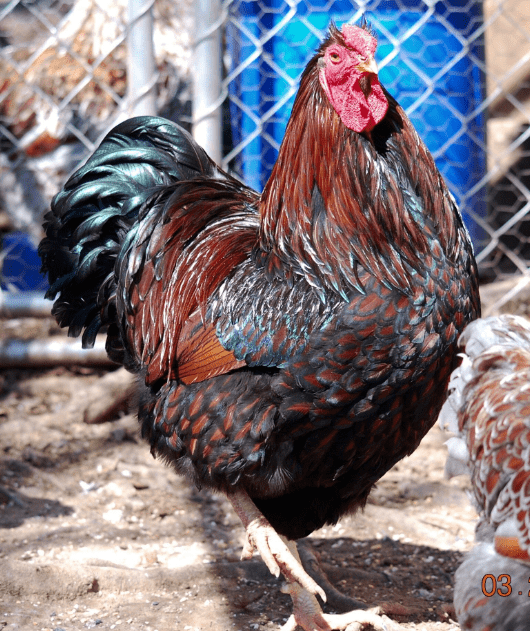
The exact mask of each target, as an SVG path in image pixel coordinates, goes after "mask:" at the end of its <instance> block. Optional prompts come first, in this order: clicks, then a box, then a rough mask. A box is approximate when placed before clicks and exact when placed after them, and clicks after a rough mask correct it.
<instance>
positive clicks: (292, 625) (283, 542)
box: [228, 491, 397, 631]
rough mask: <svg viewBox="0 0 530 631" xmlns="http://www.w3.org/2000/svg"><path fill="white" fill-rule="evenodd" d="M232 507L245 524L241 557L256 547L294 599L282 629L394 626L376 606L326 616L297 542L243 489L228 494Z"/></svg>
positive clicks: (381, 629)
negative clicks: (273, 523)
mask: <svg viewBox="0 0 530 631" xmlns="http://www.w3.org/2000/svg"><path fill="white" fill-rule="evenodd" d="M228 499H229V500H230V502H231V503H232V506H233V507H234V510H235V511H236V513H237V514H238V516H239V518H240V519H241V521H242V522H243V525H244V526H245V530H246V532H247V542H246V544H245V546H244V548H243V553H242V555H241V558H242V559H248V558H250V557H251V556H252V553H253V551H254V550H255V549H257V550H258V552H259V553H260V555H261V558H262V559H263V561H264V562H265V564H266V565H267V567H268V568H269V570H270V571H271V573H272V574H274V576H279V575H280V572H281V573H282V574H283V576H284V577H285V579H286V581H287V585H286V587H285V591H286V592H288V593H289V594H290V596H291V598H292V601H293V615H292V616H291V617H290V618H289V620H288V621H287V622H286V623H285V625H284V626H283V627H282V629H281V631H295V629H296V628H297V626H300V627H301V628H302V629H303V630H304V631H332V630H336V631H341V630H342V631H361V630H362V629H366V628H368V627H370V626H371V627H372V628H373V629H375V631H393V630H394V629H396V628H397V627H396V626H395V625H394V624H393V623H392V621H391V620H390V619H389V618H386V617H385V616H380V615H379V613H380V612H379V609H377V608H374V609H364V610H363V609H356V610H354V611H350V612H349V613H345V614H339V615H328V614H324V613H323V612H322V609H321V607H320V605H319V603H318V600H317V599H316V597H315V596H316V595H317V594H318V595H319V596H320V597H321V598H322V599H323V600H326V595H325V593H324V590H323V589H322V588H321V587H320V586H319V585H318V584H317V583H316V582H315V581H314V580H313V579H312V578H311V577H310V576H309V575H308V574H307V572H306V571H305V570H304V568H303V566H302V563H301V562H300V557H299V555H298V550H297V548H296V543H295V542H294V541H288V540H287V539H285V538H284V537H281V536H280V535H279V534H278V533H277V532H276V531H275V530H274V528H273V527H272V526H271V525H270V523H269V522H268V521H267V519H265V517H264V516H263V515H262V513H261V512H260V511H259V510H258V508H257V507H256V505H255V504H254V502H253V501H252V500H251V499H250V497H249V496H248V495H247V493H245V492H244V491H236V492H234V493H229V494H228Z"/></svg>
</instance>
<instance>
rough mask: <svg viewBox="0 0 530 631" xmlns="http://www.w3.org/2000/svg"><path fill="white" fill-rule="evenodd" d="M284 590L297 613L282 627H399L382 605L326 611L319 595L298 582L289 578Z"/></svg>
mask: <svg viewBox="0 0 530 631" xmlns="http://www.w3.org/2000/svg"><path fill="white" fill-rule="evenodd" d="M287 546H288V548H289V550H290V551H291V553H292V554H293V556H294V557H295V558H296V559H298V560H300V557H299V555H298V550H297V547H296V543H295V542H294V541H288V542H287ZM284 591H286V592H287V593H289V594H290V596H291V599H292V601H293V614H292V616H291V617H290V618H289V620H288V621H287V622H286V623H285V624H284V625H283V627H282V628H281V629H280V631H295V629H296V628H297V627H301V628H302V629H304V631H332V630H336V631H361V630H362V629H367V628H372V629H374V630H375V631H397V629H398V628H399V627H398V626H396V625H395V624H394V623H393V622H392V621H391V620H390V619H389V618H387V617H386V616H382V615H380V614H381V610H380V609H379V608H378V607H374V608H373V609H365V608H363V609H355V610H353V611H349V612H348V613H344V614H325V613H323V612H322V609H321V607H320V605H319V604H318V601H317V599H316V598H315V597H314V596H313V595H312V594H310V593H309V592H307V591H306V590H305V589H304V588H303V587H301V586H300V585H299V584H298V583H296V582H294V581H290V580H289V579H287V585H286V587H285V589H284ZM354 602H355V601H354ZM359 604H361V603H359ZM361 606H362V604H361Z"/></svg>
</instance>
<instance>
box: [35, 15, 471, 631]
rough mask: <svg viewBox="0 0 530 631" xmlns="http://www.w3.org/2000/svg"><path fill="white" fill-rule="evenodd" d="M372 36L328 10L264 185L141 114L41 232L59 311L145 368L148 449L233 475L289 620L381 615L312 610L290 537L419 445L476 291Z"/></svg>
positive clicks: (311, 623) (233, 493)
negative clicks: (280, 582)
mask: <svg viewBox="0 0 530 631" xmlns="http://www.w3.org/2000/svg"><path fill="white" fill-rule="evenodd" d="M376 44H377V42H376V39H375V37H374V35H373V34H372V32H371V31H370V30H369V28H368V27H367V26H366V25H364V26H363V27H358V26H354V25H345V26H343V27H342V30H339V29H338V28H336V27H335V26H332V27H331V28H330V33H329V36H328V38H327V39H326V40H325V41H324V42H323V44H322V45H321V46H320V48H319V49H318V51H317V53H316V55H315V56H314V57H313V59H312V60H311V61H310V62H309V64H308V66H307V68H306V69H305V71H304V73H303V75H302V78H301V82H300V88H299V91H298V94H297V97H296V100H295V103H294V106H293V110H292V114H291V117H290V120H289V123H288V126H287V130H286V135H285V138H284V140H283V143H282V145H281V148H280V151H279V156H278V159H277V162H276V164H275V166H274V169H273V171H272V174H271V177H270V179H269V181H268V183H267V184H266V186H265V189H264V191H263V193H262V194H261V195H258V194H257V193H255V192H254V191H252V190H250V189H249V188H247V187H246V186H244V185H243V184H241V183H240V182H239V181H237V180H235V179H234V178H233V177H231V176H230V175H228V174H227V173H225V172H223V171H222V170H221V169H220V168H219V167H218V166H216V165H215V164H214V163H213V162H212V161H211V160H210V158H209V157H208V156H207V155H206V154H205V152H204V151H203V150H202V149H201V148H200V147H199V146H197V144H196V143H195V142H194V141H193V140H192V138H191V137H190V136H189V135H188V134H187V133H186V132H185V131H184V130H183V129H181V128H180V127H178V126H177V125H175V124H173V123H170V122H168V121H165V120H163V119H160V118H152V117H141V118H135V119H132V120H129V121H127V122H124V123H122V124H120V125H119V126H117V127H116V128H115V129H114V130H112V131H111V132H110V133H109V134H108V136H107V137H106V138H105V139H104V141H103V142H102V144H101V146H100V147H99V148H98V149H97V150H96V152H95V153H94V154H93V156H92V157H91V158H90V159H89V160H88V162H87V163H86V164H85V165H84V166H83V167H82V168H80V169H79V170H78V171H77V172H76V173H75V174H74V175H73V176H72V177H71V178H70V179H69V180H68V182H67V183H66V184H65V186H64V189H63V190H62V191H61V192H60V193H59V194H58V195H57V196H56V197H55V199H54V201H53V203H52V211H51V213H49V214H48V216H47V221H46V225H45V228H46V233H47V236H46V238H45V239H44V240H43V242H42V243H41V246H40V255H41V257H42V261H43V271H44V272H47V273H48V276H49V279H50V285H51V286H50V290H49V292H48V294H49V297H52V298H56V301H55V304H54V307H53V313H54V315H55V317H56V319H57V321H58V323H59V324H60V325H61V326H68V327H69V333H70V335H73V336H77V335H79V334H81V333H82V332H83V338H82V339H83V345H84V346H85V347H87V346H88V347H89V346H91V345H92V344H93V342H94V337H95V335H96V332H97V331H98V330H99V329H100V328H101V327H102V326H106V327H107V351H108V354H109V356H110V357H111V358H112V359H113V360H115V361H117V362H119V363H121V364H123V365H125V366H126V367H127V368H128V369H129V370H130V371H132V372H133V373H137V374H138V375H139V376H140V381H141V383H142V385H141V390H142V392H141V395H140V403H139V421H140V423H141V427H142V433H143V436H144V437H145V438H146V439H147V440H148V441H149V443H150V444H151V449H152V453H153V454H154V455H157V456H160V457H162V458H163V459H164V460H165V461H166V462H167V463H169V464H171V465H172V466H173V467H174V468H175V469H176V471H177V472H178V473H180V474H183V475H185V476H187V477H188V478H189V479H190V480H191V481H192V482H194V483H195V484H196V485H197V486H198V487H207V488H210V489H213V490H215V491H220V492H222V493H224V494H226V496H227V497H228V499H229V500H230V502H231V503H232V505H233V507H234V509H235V510H236V512H237V514H238V515H239V517H240V518H241V521H242V522H243V525H244V527H245V529H246V533H247V542H246V544H245V546H244V549H243V558H248V557H250V556H251V555H252V553H253V551H254V550H255V549H257V550H258V551H259V553H260V554H261V556H262V558H263V560H264V561H265V563H266V564H267V566H268V568H269V569H270V570H271V572H273V573H274V574H275V575H276V576H278V575H279V574H280V572H281V573H282V574H283V576H284V577H285V579H286V581H287V590H288V592H289V593H290V595H291V597H292V600H293V607H294V613H293V616H291V618H290V619H289V620H288V622H287V623H286V625H285V626H284V629H285V630H286V631H288V630H293V629H295V628H296V626H297V625H299V626H301V627H302V628H303V629H304V630H305V631H314V630H320V631H326V630H329V629H344V628H346V626H347V625H348V624H353V625H357V626H356V627H355V628H360V627H361V626H363V627H364V626H366V625H368V624H372V625H373V626H375V627H376V628H378V629H382V628H383V622H381V620H382V618H380V617H379V616H378V615H376V614H375V613H374V612H373V611H367V610H362V609H356V610H354V611H352V612H349V613H347V614H343V615H327V614H326V615H325V614H323V613H322V609H321V607H320V604H319V602H318V601H317V598H316V595H320V596H321V597H322V598H323V599H325V594H324V592H323V590H322V589H321V588H320V587H319V586H318V585H317V583H316V582H315V581H314V580H313V579H312V578H310V577H309V575H308V574H307V573H306V572H305V570H304V569H303V567H302V565H301V564H300V561H299V558H298V556H297V551H296V545H295V543H294V542H295V540H297V539H300V538H302V537H305V536H307V535H309V534H310V533H311V532H313V531H314V530H316V529H317V528H320V527H321V526H323V525H325V524H334V523H336V522H337V520H338V519H339V518H340V517H341V516H342V515H344V514H346V513H352V512H354V511H355V510H357V509H359V508H362V507H363V506H364V505H365V503H366V500H367V497H368V495H369V493H370V490H371V489H372V487H373V486H374V484H375V482H376V481H377V480H378V479H379V478H380V477H381V476H382V475H384V473H385V472H386V471H388V470H389V469H390V468H391V467H392V466H393V465H394V464H395V463H396V462H398V461H399V460H400V459H401V458H403V457H404V456H406V455H408V454H410V453H412V452H413V451H414V449H416V447H417V446H418V444H419V442H420V440H421V438H422V437H423V436H424V434H425V433H426V432H427V430H428V429H429V428H430V427H431V426H432V424H433V423H434V421H435V420H436V418H437V416H438V413H439V411H440V407H441V405H442V402H443V399H444V396H445V393H446V388H447V383H448V379H449V375H450V373H451V371H452V369H453V368H454V367H455V362H456V341H457V338H458V335H459V333H460V332H461V331H462V330H463V328H464V327H465V325H466V324H467V323H468V322H470V321H471V320H473V319H474V318H476V317H477V316H478V315H479V310H480V307H479V297H478V289H477V272H476V266H475V261H474V257H473V251H472V246H471V243H470V241H469V237H468V234H467V231H466V229H465V227H464V224H463V222H462V218H461V216H460V214H459V212H458V209H457V207H456V206H455V202H454V200H453V198H452V196H451V195H450V193H449V191H448V190H447V188H446V186H445V184H444V182H443V180H442V177H441V176H440V174H439V172H438V171H437V169H436V167H435V165H434V161H433V159H432V156H431V155H430V154H429V152H428V151H427V149H426V148H425V146H424V145H423V143H422V142H421V141H420V139H419V138H418V136H417V134H416V132H415V130H414V129H413V127H412V125H411V123H410V121H409V120H408V118H407V117H406V115H405V113H404V111H403V110H402V109H401V108H400V107H399V105H398V104H397V103H396V101H395V100H394V99H393V98H392V97H391V96H390V95H389V94H388V93H387V92H386V90H385V89H384V88H383V87H382V86H381V84H380V82H379V79H378V75H377V66H376V64H375V61H374V55H375V51H376ZM57 296H58V297H57ZM385 628H386V627H385Z"/></svg>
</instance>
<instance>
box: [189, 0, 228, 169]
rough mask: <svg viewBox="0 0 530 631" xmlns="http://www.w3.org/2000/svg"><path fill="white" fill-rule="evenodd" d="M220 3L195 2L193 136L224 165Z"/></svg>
mask: <svg viewBox="0 0 530 631" xmlns="http://www.w3.org/2000/svg"><path fill="white" fill-rule="evenodd" d="M221 24H222V18H221V2H220V0H197V1H196V3H195V43H194V47H193V62H192V73H193V137H194V138H195V140H196V141H197V142H198V143H199V144H200V145H201V146H202V147H203V148H204V149H205V151H206V152H207V153H208V155H209V156H210V157H211V158H212V159H213V160H215V162H217V163H218V164H220V163H221V157H222V156H221V98H220V95H221Z"/></svg>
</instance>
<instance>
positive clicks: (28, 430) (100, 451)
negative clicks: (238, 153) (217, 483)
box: [0, 321, 475, 631]
mask: <svg viewBox="0 0 530 631" xmlns="http://www.w3.org/2000/svg"><path fill="white" fill-rule="evenodd" d="M26 324H27V323H26ZM30 324H31V323H30ZM33 324H35V323H33ZM9 326H11V327H12V328H13V327H14V328H16V331H17V335H20V332H21V331H23V329H24V326H25V322H24V321H18V322H16V323H15V324H14V325H13V322H11V323H9ZM9 326H8V324H6V323H2V327H3V330H4V332H5V331H7V330H8V329H9ZM35 326H38V327H41V328H44V329H46V330H45V331H44V333H49V332H51V331H53V326H54V325H52V324H51V323H50V322H48V321H39V322H38V324H37V325H35ZM48 328H49V330H47V329H48ZM102 374H104V371H101V370H99V371H98V370H95V369H87V368H71V369H66V368H54V369H47V370H18V369H10V370H4V371H3V372H2V373H0V630H3V629H5V630H6V631H7V630H9V631H11V630H13V629H17V630H18V629H20V630H24V631H26V630H29V629H35V630H37V631H50V630H53V631H71V630H81V629H98V630H101V631H105V630H107V629H122V630H123V631H126V630H131V631H136V630H138V631H140V630H145V631H148V630H150V631H156V630H157V631H169V630H172V631H173V630H179V631H180V630H182V631H198V630H200V631H203V630H204V631H207V630H208V631H238V630H241V631H244V630H245V631H246V630H248V629H251V630H252V629H260V628H263V629H275V628H277V626H278V625H279V624H281V623H282V622H284V621H285V620H286V619H287V617H288V615H289V613H290V599H289V597H288V596H286V595H284V594H282V593H281V591H280V587H281V581H280V580H278V579H275V578H274V577H272V576H271V575H270V574H269V573H268V571H267V569H266V568H265V566H264V565H263V564H262V562H261V561H260V559H259V557H257V556H256V557H254V559H253V560H251V561H245V562H242V561H240V560H239V556H240V552H241V547H242V542H243V529H242V527H241V525H240V523H239V520H238V518H237V517H236V516H235V514H234V513H233V511H232V509H231V507H230V505H229V504H228V502H227V501H226V500H225V499H224V498H223V497H218V496H214V495H211V494H209V493H207V492H202V491H201V492H198V491H197V490H196V489H194V488H191V487H190V486H189V485H188V483H187V482H186V481H185V480H183V479H180V478H179V477H177V476H176V475H175V474H174V473H173V472H172V471H171V470H170V469H168V468H167V467H166V466H164V464H163V463H162V462H159V461H156V460H154V459H153V458H152V457H151V455H150V453H149V449H148V447H147V445H146V444H144V443H143V442H142V440H141V439H140V437H139V435H138V430H137V421H136V420H135V418H134V414H132V413H128V412H127V411H122V412H121V417H120V418H119V419H117V420H116V421H115V422H112V423H105V424H101V425H87V424H85V423H83V422H71V421H65V413H64V410H66V409H71V406H72V403H73V402H74V403H75V401H76V398H77V397H81V398H82V392H83V391H85V389H86V386H87V384H91V383H94V382H96V381H97V380H98V379H99V377H100V376H101V375H102ZM78 400H79V401H80V403H81V399H78ZM62 411H63V413H62ZM445 439H446V437H445V436H444V435H443V434H442V432H441V431H440V430H439V429H438V428H434V429H433V430H432V431H431V432H430V433H429V435H428V436H427V437H426V439H425V440H424V442H423V443H422V445H421V446H420V448H419V449H418V450H417V451H416V453H415V454H413V456H412V457H410V458H408V459H407V460H405V461H402V462H401V463H399V464H398V465H397V466H396V467H395V468H394V469H393V470H392V471H390V472H389V473H388V474H387V475H386V476H385V478H384V479H383V480H381V482H380V483H379V485H378V487H377V489H376V490H375V492H374V493H373V495H372V497H371V501H370V502H369V504H368V506H367V507H366V510H365V511H364V513H362V514H358V515H356V516H354V517H350V518H348V519H345V520H343V521H342V522H341V523H340V524H338V525H337V526H335V527H333V528H324V529H322V530H320V531H318V532H316V533H314V534H313V535H312V536H311V537H310V539H309V541H310V544H311V547H312V549H313V551H314V552H315V554H316V555H317V556H318V557H319V558H320V561H321V564H322V567H323V568H324V569H325V570H326V572H327V574H328V576H329V578H330V580H331V582H332V583H333V584H334V585H335V586H336V587H338V588H339V589H341V590H342V591H343V592H344V593H346V594H348V595H350V596H353V597H355V598H359V599H361V600H363V601H365V602H367V603H368V604H370V605H376V604H379V603H382V602H392V603H401V604H402V605H404V606H405V607H406V610H405V609H403V610H402V613H403V615H395V616H393V618H394V619H395V620H396V621H398V622H400V623H402V625H403V628H405V629H422V630H425V631H434V630H443V631H449V630H452V631H456V630H457V629H458V626H457V625H456V624H455V623H454V621H453V618H454V613H453V610H452V606H451V602H452V581H453V574H454V571H455V569H456V567H457V566H458V564H459V562H460V560H461V558H462V553H463V552H464V551H465V550H466V549H468V548H469V547H470V545H471V543H472V540H473V531H474V522H475V513H474V510H473V509H472V507H471V506H470V504H469V500H468V498H467V495H466V484H467V480H466V479H464V478H456V479H453V480H451V481H447V480H445V479H444V477H443V467H444V462H445V447H444V444H443V443H444V440H445Z"/></svg>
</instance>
